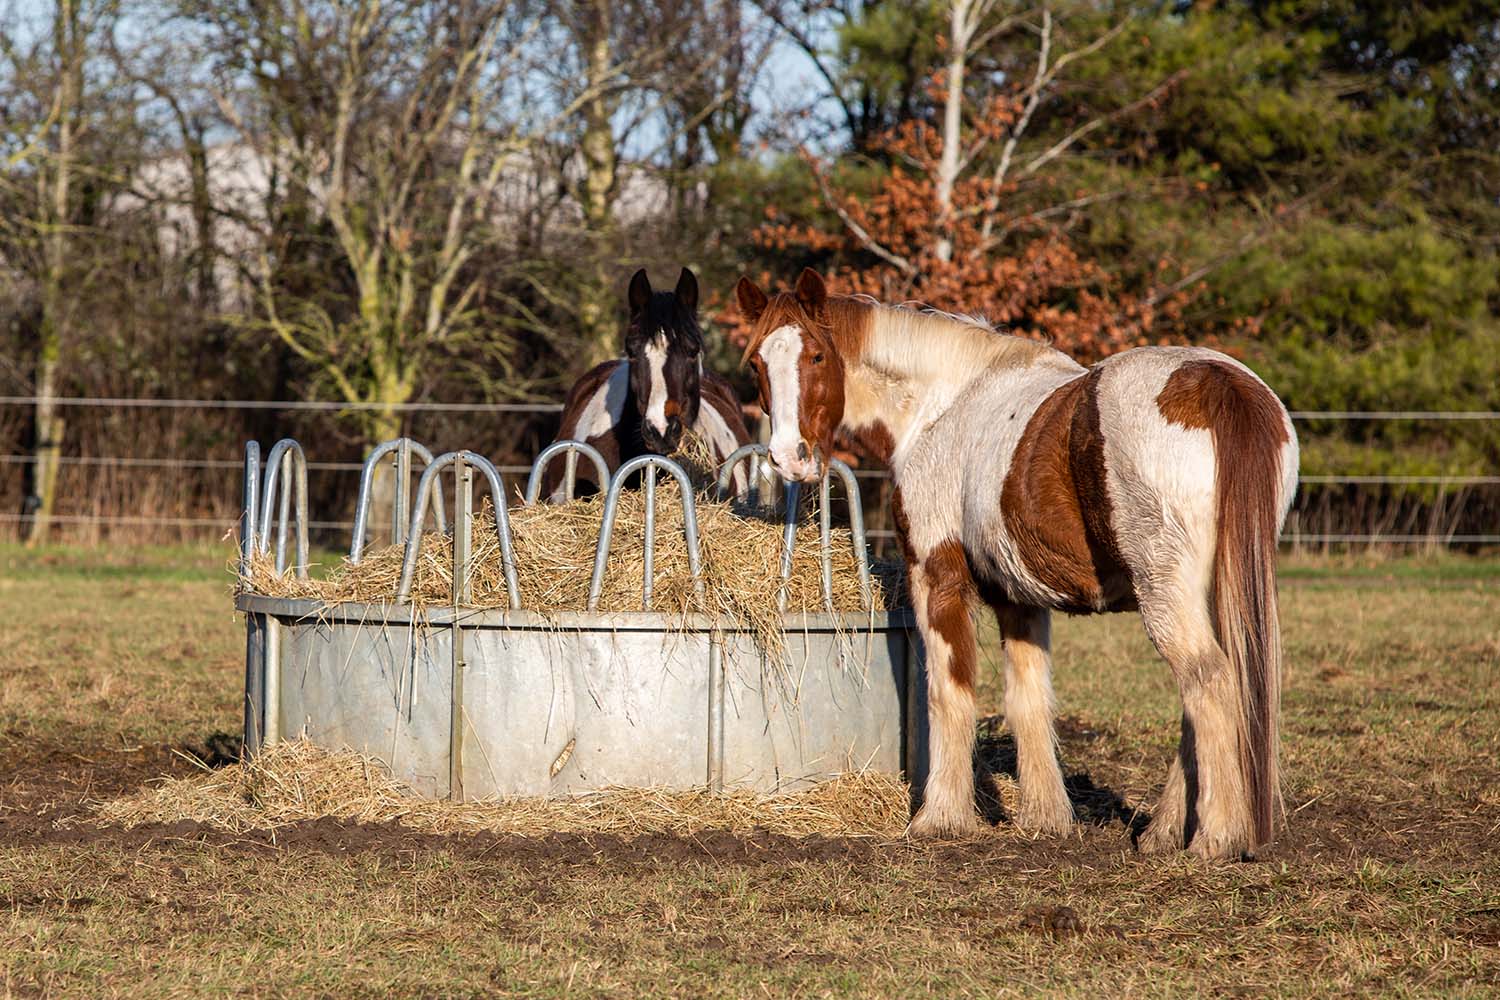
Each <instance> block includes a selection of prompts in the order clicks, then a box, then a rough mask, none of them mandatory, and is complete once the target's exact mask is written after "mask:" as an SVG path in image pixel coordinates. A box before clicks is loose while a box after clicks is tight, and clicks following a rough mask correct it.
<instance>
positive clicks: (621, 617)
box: [234, 594, 916, 635]
mask: <svg viewBox="0 0 1500 1000" xmlns="http://www.w3.org/2000/svg"><path fill="white" fill-rule="evenodd" d="M234 606H235V609H236V610H238V611H243V612H246V613H248V614H259V615H271V616H273V617H275V618H279V619H290V620H293V621H297V622H306V623H308V624H313V623H317V622H324V623H338V624H348V625H410V624H413V623H416V624H425V625H451V624H454V623H455V622H456V623H457V624H459V625H462V626H464V627H465V628H511V629H516V628H520V629H530V628H537V629H550V630H557V629H591V630H604V631H618V632H720V633H744V634H746V635H750V634H753V633H754V629H753V628H751V627H749V626H747V625H746V624H744V623H743V622H738V621H735V620H734V619H732V618H731V617H730V616H728V615H706V614H701V613H691V614H685V615H684V614H673V613H669V612H667V613H664V612H660V611H557V612H551V613H547V614H543V613H541V612H537V611H532V610H525V609H523V610H519V611H508V610H505V609H503V608H484V609H481V608H454V607H452V606H448V605H433V606H429V607H426V608H413V607H412V606H411V605H410V604H396V603H395V602H394V601H392V602H390V603H385V604H373V603H366V602H359V601H341V602H336V603H327V602H324V601H321V600H316V599H313V598H305V597H268V596H266V595H264V594H240V595H239V596H237V597H236V598H235V602H234ZM782 619H783V626H782V627H783V629H784V630H785V631H787V632H829V631H836V632H865V631H883V630H887V629H910V628H915V627H916V618H915V616H914V615H913V613H912V611H911V609H909V608H897V609H894V610H890V611H882V610H876V611H838V612H833V613H829V612H827V611H817V612H809V613H805V614H797V613H788V614H785V615H783V616H782Z"/></svg>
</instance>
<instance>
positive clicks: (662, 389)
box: [646, 337, 667, 434]
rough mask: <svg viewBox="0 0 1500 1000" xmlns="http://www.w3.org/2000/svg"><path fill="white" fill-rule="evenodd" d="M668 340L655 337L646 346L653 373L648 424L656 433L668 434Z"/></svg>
mask: <svg viewBox="0 0 1500 1000" xmlns="http://www.w3.org/2000/svg"><path fill="white" fill-rule="evenodd" d="M666 366H667V338H665V337H655V338H653V339H652V340H651V342H650V343H649V344H647V345H646V369H647V371H649V372H650V373H651V388H650V389H649V390H647V391H648V392H649V393H650V395H649V396H647V397H646V423H648V424H650V425H651V426H652V427H654V428H655V429H656V433H658V434H665V433H667V378H666V375H665V374H664V372H665V369H666Z"/></svg>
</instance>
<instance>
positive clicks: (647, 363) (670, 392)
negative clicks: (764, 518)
mask: <svg viewBox="0 0 1500 1000" xmlns="http://www.w3.org/2000/svg"><path fill="white" fill-rule="evenodd" d="M628 297H629V304H630V319H629V325H628V326H627V327H626V329H625V354H626V356H625V357H623V358H617V359H615V360H614V361H606V362H605V363H604V364H602V365H598V366H597V367H595V368H593V369H591V370H590V371H589V372H588V373H587V374H585V375H584V376H583V378H581V379H579V380H578V382H577V383H576V384H574V386H573V388H572V389H571V390H570V391H569V392H568V398H567V401H566V402H565V403H564V405H563V417H562V426H561V427H560V428H559V429H558V432H557V440H559V441H564V440H574V441H583V442H585V443H587V444H590V445H593V446H594V447H595V448H597V449H598V450H599V452H600V454H601V455H603V456H604V460H605V462H606V464H608V466H609V470H610V472H611V473H613V472H614V470H615V469H618V468H619V467H620V466H621V465H623V464H624V463H625V462H628V461H629V460H630V459H632V458H635V457H636V456H638V455H647V454H657V455H666V454H670V453H671V452H673V451H675V450H676V449H677V447H678V445H679V444H680V443H681V441H682V435H683V431H684V430H686V429H689V428H691V429H692V430H693V431H694V432H695V433H696V434H697V435H698V436H699V437H700V438H701V439H702V440H703V442H704V444H706V445H707V446H708V449H709V451H710V452H711V453H712V454H713V456H714V458H715V460H716V461H717V462H721V463H722V462H723V461H724V460H725V459H726V458H728V457H729V455H730V454H731V453H733V452H734V450H735V449H736V448H738V447H739V446H740V445H742V444H747V443H749V441H750V434H749V432H748V431H747V430H746V429H745V420H744V417H743V416H742V415H741V413H740V401H739V397H738V396H737V395H735V391H734V387H733V386H731V385H730V384H729V382H728V381H726V380H725V379H724V378H722V377H721V376H719V375H716V374H714V373H713V372H711V371H707V370H705V369H704V367H703V332H702V330H700V329H699V327H698V316H697V312H698V280H697V278H695V277H694V276H693V272H692V271H689V270H688V269H687V268H683V269H682V274H681V276H680V277H679V278H678V280H677V287H676V289H675V290H673V291H670V292H653V291H652V290H651V282H650V279H648V278H647V276H646V272H645V269H642V270H639V271H637V272H636V273H635V277H634V278H632V279H631V281H630V291H629V296H628ZM591 473H592V469H591V467H590V466H588V464H587V463H584V464H583V465H580V466H579V469H578V475H579V478H580V479H583V478H588V479H592V478H593V477H592V474H591ZM745 475H746V473H745V471H744V469H743V466H742V467H741V468H740V469H739V470H737V471H736V473H735V487H736V489H737V490H740V489H743V488H744V487H745V485H746V484H745ZM561 478H562V470H561V468H560V463H556V462H554V463H553V464H552V466H550V467H549V468H548V470H547V474H546V478H545V479H544V480H543V489H542V493H543V494H544V495H547V496H551V495H553V494H554V492H555V491H556V490H557V489H558V488H559V487H558V484H559V481H560V480H561ZM596 485H597V484H596Z"/></svg>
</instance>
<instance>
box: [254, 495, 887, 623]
mask: <svg viewBox="0 0 1500 1000" xmlns="http://www.w3.org/2000/svg"><path fill="white" fill-rule="evenodd" d="M678 497H679V491H678V487H677V485H676V484H675V483H671V482H662V483H661V484H659V485H658V487H657V504H656V545H655V552H654V561H653V566H652V569H653V572H652V581H653V582H652V608H653V610H656V611H661V612H665V613H668V614H671V615H683V614H687V613H692V612H701V613H706V614H710V615H715V616H724V617H726V618H727V619H729V620H730V621H732V622H734V623H735V624H736V625H738V626H740V627H742V628H746V629H747V630H749V631H751V632H752V633H754V634H755V636H756V637H757V640H758V641H759V642H760V644H761V646H762V647H763V648H765V649H766V650H767V651H769V652H779V651H780V650H781V649H782V648H783V639H782V627H783V620H782V615H781V611H780V610H779V608H778V593H779V591H780V589H781V586H782V581H781V576H780V574H781V544H782V525H781V524H779V523H776V522H773V521H768V520H764V519H761V518H757V517H753V516H746V515H745V513H744V512H743V511H742V508H737V507H736V506H735V505H734V504H731V503H725V502H717V501H712V500H706V499H700V500H699V501H698V503H697V514H698V536H699V551H700V561H701V566H702V579H703V585H704V586H703V593H702V594H701V595H700V594H698V593H696V591H695V590H694V587H693V580H692V575H691V573H690V572H689V566H688V553H687V543H686V541H685V539H684V536H683V515H682V506H681V503H680V502H679V499H678ZM603 507H604V501H603V498H602V497H588V498H584V499H578V500H573V501H570V502H568V503H564V504H556V505H553V504H537V505H533V506H529V507H516V508H512V509H511V511H510V521H511V535H512V538H513V540H514V545H515V561H516V575H517V582H518V585H519V589H520V595H521V606H522V607H523V608H527V609H530V610H535V611H540V612H543V613H548V614H551V613H557V612H562V611H583V610H585V609H586V608H587V604H588V591H589V581H590V577H591V576H592V574H593V568H594V549H595V545H596V543H597V540H598V534H599V521H600V517H601V515H602V513H603ZM645 511H646V501H645V494H644V493H643V492H641V491H625V492H622V493H621V494H620V499H619V506H618V507H617V509H616V519H615V527H614V533H613V537H612V541H611V545H610V555H609V561H608V563H607V564H606V569H605V575H604V586H603V590H602V591H601V593H600V599H599V610H600V611H607V612H619V611H640V610H641V589H642V579H643V576H644V571H645V516H646V514H645ZM819 546H820V540H819V532H818V528H817V526H816V525H815V524H811V523H806V522H804V523H802V524H800V525H799V526H798V529H797V541H796V546H795V548H794V551H793V561H792V573H791V577H790V578H789V580H788V581H787V583H786V609H787V611H788V612H791V613H803V612H820V611H823V610H825V605H824V601H823V590H822V587H823V584H822V563H821V557H820V549H819ZM452 553H453V543H452V540H451V539H450V538H448V537H446V536H444V535H442V534H440V533H438V532H428V533H426V534H424V535H423V537H422V545H421V551H420V554H419V557H418V560H417V566H416V572H415V575H414V577H413V583H412V593H411V598H412V603H413V604H414V605H416V606H417V607H418V608H421V607H434V606H446V605H450V604H451V603H452V598H453V554H452ZM471 554H472V559H471V565H470V580H469V585H470V591H471V600H470V601H469V605H470V606H473V607H476V608H504V607H507V606H508V604H509V598H508V595H507V592H506V588H505V577H504V574H503V572H502V568H501V561H500V544H499V538H498V535H497V534H496V532H495V528H494V514H493V510H492V508H490V507H489V506H488V504H486V505H485V507H484V510H483V512H482V514H481V516H480V517H478V518H476V520H475V525H474V536H473V543H472V546H471ZM403 557H404V551H403V549H402V548H401V547H399V546H386V547H384V548H381V549H378V550H375V551H372V552H370V553H369V554H368V555H366V556H365V557H364V559H363V560H362V561H361V562H360V563H359V564H358V565H353V564H350V563H349V562H348V561H347V560H346V561H345V562H344V564H343V565H341V566H339V567H337V568H336V569H334V570H333V572H332V573H331V574H330V575H329V576H328V577H327V578H326V579H323V580H298V579H296V578H295V577H293V576H292V575H291V574H286V575H278V574H276V573H275V571H274V566H273V565H272V563H271V561H270V560H269V558H267V557H259V558H257V559H256V560H255V561H254V562H253V563H252V570H251V574H250V579H249V581H248V588H249V589H250V590H251V591H253V592H255V593H260V594H266V595H268V596H271V597H299V598H314V599H318V600H322V601H325V602H328V603H342V602H349V601H356V602H363V603H381V602H388V601H391V600H393V599H394V598H395V596H396V590H397V586H398V583H399V580H400V576H401V562H402V559H403ZM830 557H831V561H832V588H831V589H832V596H833V607H834V610H836V611H862V610H864V607H865V605H864V598H863V595H862V593H861V590H860V584H859V575H858V569H857V564H856V561H855V557H854V551H853V544H852V536H851V535H850V532H849V530H848V529H847V528H835V529H834V530H833V532H832V541H831V545H830ZM902 597H904V588H903V587H902V586H901V585H900V582H899V578H898V576H897V575H896V573H895V571H894V570H893V569H892V568H891V567H889V566H875V567H872V579H871V600H872V604H873V606H874V608H876V609H877V610H883V609H887V608H889V607H892V606H894V605H895V604H896V602H898V601H899V600H900V599H901V598H902Z"/></svg>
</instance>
